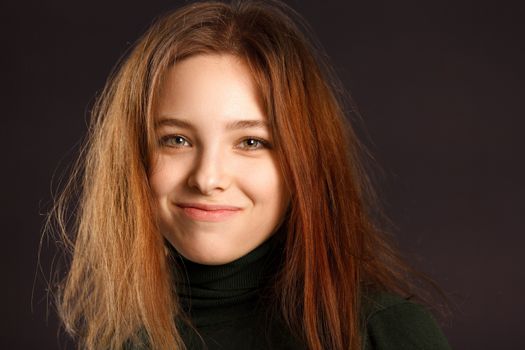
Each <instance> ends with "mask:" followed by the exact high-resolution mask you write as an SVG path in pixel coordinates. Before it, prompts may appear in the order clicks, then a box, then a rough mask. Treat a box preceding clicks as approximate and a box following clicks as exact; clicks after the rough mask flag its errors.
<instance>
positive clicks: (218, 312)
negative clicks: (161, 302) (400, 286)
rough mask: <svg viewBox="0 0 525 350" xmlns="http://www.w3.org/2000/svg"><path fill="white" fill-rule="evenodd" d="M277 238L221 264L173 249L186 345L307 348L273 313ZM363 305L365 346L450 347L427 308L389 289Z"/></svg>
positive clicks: (240, 349) (213, 349)
mask: <svg viewBox="0 0 525 350" xmlns="http://www.w3.org/2000/svg"><path fill="white" fill-rule="evenodd" d="M279 237H280V236H279V235H277V234H276V235H274V236H272V237H271V238H270V239H268V240H267V241H266V242H264V243H263V244H262V245H260V246H259V247H257V248H255V249H254V250H253V251H251V252H249V253H248V254H246V255H245V256H243V257H241V258H239V259H237V260H235V261H233V262H230V263H228V264H225V265H219V266H211V265H201V264H197V263H194V262H191V261H189V260H187V259H185V258H183V257H181V256H180V255H178V254H177V252H176V251H175V250H172V253H173V255H174V256H175V257H176V258H175V259H176V261H177V262H178V265H179V269H180V270H182V271H183V273H182V274H180V275H179V276H178V277H177V278H176V283H177V290H178V295H179V298H180V302H181V304H182V307H183V309H184V310H185V311H186V313H187V314H188V316H189V317H190V320H191V324H192V326H188V325H187V324H185V323H182V322H180V323H179V326H180V330H181V334H182V337H183V340H184V343H185V344H186V346H187V348H188V349H190V350H194V349H196V350H201V349H208V350H218V349H228V350H262V349H271V350H280V349H287V350H294V349H306V346H305V345H304V344H303V343H302V342H301V341H299V340H298V339H297V338H296V337H294V336H292V334H291V333H290V331H289V330H288V328H287V327H285V326H284V323H283V322H282V321H281V320H280V318H279V317H274V316H273V315H274V314H271V313H269V310H270V307H271V306H275V305H274V302H273V301H272V298H271V296H270V293H271V290H270V288H269V286H271V284H272V278H273V277H274V276H275V274H276V272H277V271H278V269H279V266H280V259H281V257H282V256H283V251H282V245H281V243H280V242H279V241H278V239H279ZM181 267H182V268H181ZM363 305H366V307H365V308H364V310H363V317H364V319H365V320H366V330H365V334H363V335H364V338H363V341H364V345H363V347H364V349H366V350H376V349H380V350H388V349H396V350H397V349H403V350H410V349H414V350H415V349H435V350H442V349H443V350H445V349H450V348H449V346H448V344H447V341H446V339H445V337H444V336H443V334H442V333H441V331H440V329H439V327H438V326H437V324H436V322H435V321H434V319H433V318H432V316H431V315H430V314H429V313H428V312H427V311H426V310H425V309H424V308H423V307H421V306H419V305H417V304H415V303H412V302H410V301H408V300H405V299H402V298H400V297H397V296H393V295H390V294H385V293H383V294H376V295H372V296H369V297H367V298H366V299H365V300H363Z"/></svg>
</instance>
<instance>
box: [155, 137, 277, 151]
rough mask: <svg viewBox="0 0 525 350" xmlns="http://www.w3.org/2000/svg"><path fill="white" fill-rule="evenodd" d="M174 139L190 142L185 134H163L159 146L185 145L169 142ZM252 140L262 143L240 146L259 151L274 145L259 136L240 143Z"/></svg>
mask: <svg viewBox="0 0 525 350" xmlns="http://www.w3.org/2000/svg"><path fill="white" fill-rule="evenodd" d="M173 139H182V140H184V141H185V142H187V143H188V144H190V143H189V142H188V140H186V138H185V137H184V136H181V135H165V136H162V137H161V138H160V139H159V146H160V147H170V148H182V147H184V146H181V145H170V144H169V142H170V140H173ZM250 140H253V141H256V142H258V145H260V147H255V148H253V147H249V146H248V147H240V148H241V149H244V150H248V151H257V150H260V149H264V148H272V145H271V144H270V143H269V142H268V141H266V140H264V139H261V138H259V137H252V136H249V137H246V138H244V139H242V140H241V142H240V143H244V142H246V141H250ZM190 145H191V144H190Z"/></svg>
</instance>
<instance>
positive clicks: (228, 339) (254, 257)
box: [175, 235, 305, 350]
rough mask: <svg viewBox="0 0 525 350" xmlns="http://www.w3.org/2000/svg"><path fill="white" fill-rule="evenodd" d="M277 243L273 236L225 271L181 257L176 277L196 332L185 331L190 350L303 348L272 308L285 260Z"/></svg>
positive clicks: (184, 326) (182, 300) (184, 328)
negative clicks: (277, 276)
mask: <svg viewBox="0 0 525 350" xmlns="http://www.w3.org/2000/svg"><path fill="white" fill-rule="evenodd" d="M277 240H278V236H277V235H274V236H272V237H271V238H270V239H268V240H267V241H266V242H264V243H263V244H261V245H260V246H259V247H257V248H255V249H254V250H253V251H251V252H250V253H248V254H247V255H245V256H243V257H241V258H239V259H237V260H235V261H232V262H230V263H228V264H225V265H201V264H197V263H194V262H192V261H189V260H187V259H185V258H183V257H181V256H178V257H177V260H178V263H179V265H180V266H181V267H182V270H183V273H181V274H179V275H178V277H176V280H177V290H178V295H179V298H180V302H181V304H182V307H183V309H184V310H185V311H186V312H187V313H188V315H189V316H190V319H191V323H192V325H193V328H194V329H192V327H190V326H188V325H185V324H182V325H181V331H182V336H183V339H184V342H185V344H186V345H187V347H188V349H209V350H215V349H232V350H236V349H239V350H241V349H242V350H248V349H304V348H305V347H304V346H303V345H301V344H300V342H299V341H298V340H296V339H295V338H294V337H293V336H292V335H291V334H290V332H289V331H287V329H286V327H284V326H283V324H282V322H280V321H278V320H277V319H276V318H274V317H272V314H271V311H270V308H268V306H269V305H270V303H271V301H269V295H270V293H271V289H270V288H269V287H270V285H271V280H272V278H273V277H274V276H275V272H276V271H277V269H278V267H279V261H280V257H282V255H283V254H282V248H281V246H280V244H279V243H278V241H277ZM175 254H176V253H175ZM195 330H196V331H197V332H198V335H197V332H195ZM199 335H200V337H201V338H200V337H199ZM204 344H206V346H204Z"/></svg>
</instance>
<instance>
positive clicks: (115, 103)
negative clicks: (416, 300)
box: [49, 1, 416, 350]
mask: <svg viewBox="0 0 525 350" xmlns="http://www.w3.org/2000/svg"><path fill="white" fill-rule="evenodd" d="M307 33H308V28H307V26H306V25H305V24H304V22H303V21H302V20H301V18H300V16H298V15H297V14H296V13H295V12H294V11H293V10H292V9H290V8H289V7H287V6H286V5H284V4H282V3H279V2H276V1H235V2H233V3H223V2H199V3H194V4H189V5H186V6H184V7H182V8H180V9H178V10H176V11H174V12H171V13H168V14H167V15H165V16H163V17H161V18H160V19H158V20H157V21H155V23H154V24H153V25H152V26H151V27H150V29H149V30H148V31H147V32H146V33H145V34H144V35H143V36H142V37H141V38H140V40H138V42H137V43H136V44H135V46H134V48H133V49H132V50H131V52H130V53H129V54H128V55H127V57H126V58H125V59H123V60H122V62H121V63H120V64H119V65H118V66H117V67H116V69H115V71H114V73H113V74H112V75H111V77H110V79H109V80H108V82H107V85H106V87H105V89H104V90H103V92H102V93H101V95H100V96H99V98H98V100H97V103H96V105H95V108H94V109H93V115H92V121H91V126H90V128H89V132H88V136H87V142H86V143H85V145H84V147H83V148H82V151H81V155H80V157H79V161H78V163H77V165H76V166H75V167H74V169H73V172H72V174H71V176H70V178H69V182H68V183H67V184H66V186H65V188H64V189H63V191H62V194H61V196H60V197H59V198H58V200H57V201H56V204H55V206H54V209H53V211H52V212H51V214H50V222H51V220H54V221H53V222H55V223H56V225H52V224H49V227H54V231H55V232H56V231H58V232H59V233H60V234H61V237H62V240H63V242H65V244H66V247H67V248H68V249H67V251H68V252H69V253H70V261H69V266H68V271H67V275H66V276H65V279H64V280H63V281H62V283H60V284H59V287H58V289H57V291H58V292H57V294H56V295H57V307H58V312H59V315H60V317H61V319H62V321H63V323H64V325H65V329H66V331H67V332H68V333H69V334H71V335H72V336H73V337H75V338H76V339H77V340H78V342H79V346H80V347H82V348H86V349H119V348H122V347H123V346H124V344H137V343H140V342H141V341H143V339H142V338H141V336H140V334H142V335H144V334H145V335H146V339H147V343H148V344H149V345H150V346H151V347H152V348H154V349H183V348H184V344H183V341H182V339H181V336H180V334H179V331H178V329H177V325H176V319H177V318H180V317H184V315H183V312H182V310H181V308H180V307H179V304H178V300H177V295H176V291H175V287H174V283H173V281H172V277H170V276H171V271H170V269H171V267H170V264H169V262H168V261H167V257H166V254H165V242H164V240H163V237H162V235H161V234H160V233H159V228H158V226H157V220H156V217H155V210H154V202H153V200H152V195H151V189H150V186H149V184H148V173H149V171H150V169H151V167H152V161H153V155H154V153H155V147H156V142H155V131H154V118H153V114H154V109H155V101H156V98H157V93H158V90H159V86H160V84H161V81H162V79H163V76H164V73H165V72H166V71H167V69H168V68H170V67H172V66H173V65H176V64H177V62H178V61H180V60H183V59H185V58H187V57H190V56H194V55H200V54H232V55H235V56H237V57H239V58H241V59H242V60H243V61H244V62H245V63H246V64H247V66H248V67H249V68H250V71H251V73H252V75H253V79H254V81H255V82H256V86H257V88H258V92H259V93H260V97H261V101H262V105H263V108H264V110H265V112H266V115H267V117H268V120H269V125H270V128H271V132H272V139H273V140H275V147H274V149H275V152H276V154H277V157H278V160H279V165H280V167H281V171H282V174H283V176H284V179H285V181H286V185H287V187H288V189H289V190H290V192H291V194H292V200H291V207H290V208H289V211H288V216H287V220H286V222H285V223H284V224H285V225H286V237H285V240H284V246H285V248H284V254H285V256H284V257H283V261H284V263H283V266H282V268H281V270H280V271H279V275H278V278H277V279H276V280H275V285H274V290H275V296H276V298H277V299H278V300H277V303H276V304H277V305H279V310H280V313H281V316H282V318H283V319H284V320H285V322H286V324H287V325H288V326H289V328H290V330H291V331H292V333H293V334H296V335H297V336H299V337H300V338H301V339H302V340H303V341H304V343H305V344H307V346H308V348H309V349H314V350H319V349H334V350H342V349H358V348H360V346H361V345H362V335H361V334H362V330H363V329H362V327H363V322H362V319H361V317H360V310H361V307H362V303H363V300H364V299H363V296H364V295H368V293H370V292H373V291H389V292H393V293H396V294H399V295H403V296H407V295H411V294H413V293H415V289H416V288H415V285H414V284H413V283H412V282H411V281H412V279H411V278H410V276H413V275H414V272H413V271H412V269H411V268H410V267H408V266H407V265H406V264H405V263H404V262H403V261H402V259H400V257H399V255H398V254H397V252H396V250H395V249H394V248H393V246H392V245H391V244H390V243H389V242H388V240H387V239H386V235H385V234H384V233H383V232H382V230H381V229H380V228H379V225H377V224H376V218H377V217H378V215H377V213H380V211H379V210H377V209H378V202H377V200H376V197H375V196H374V192H373V189H372V186H371V185H370V183H371V181H370V180H369V177H368V176H367V172H366V171H365V166H364V162H363V160H364V159H365V157H364V155H366V154H367V151H366V149H365V147H363V145H362V144H361V143H360V142H359V141H358V138H357V137H356V133H355V132H354V130H353V128H352V127H351V125H350V123H349V119H347V117H349V115H348V114H349V113H355V111H352V109H351V108H350V109H349V110H348V111H345V107H344V106H346V105H348V101H349V100H348V97H344V96H343V95H342V94H340V91H341V88H340V86H341V85H340V83H339V82H338V81H337V79H336V78H335V76H334V74H332V70H331V68H330V66H329V65H328V64H327V63H326V62H325V61H326V60H325V58H324V57H325V56H324V54H323V53H322V50H321V49H320V48H319V47H318V46H317V45H316V44H315V43H313V42H312V41H311V40H309V39H307V37H309V36H308V35H307ZM344 98H347V100H346V102H345V100H344ZM345 114H346V116H345ZM354 116H355V115H354Z"/></svg>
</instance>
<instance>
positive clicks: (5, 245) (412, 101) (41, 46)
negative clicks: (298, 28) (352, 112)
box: [0, 0, 525, 349]
mask: <svg viewBox="0 0 525 350" xmlns="http://www.w3.org/2000/svg"><path fill="white" fill-rule="evenodd" d="M181 3H182V1H167V0H156V1H148V2H146V1H137V0H134V1H130V0H127V1H122V0H118V1H111V2H109V1H101V0H92V1H85V2H71V1H65V0H56V1H45V2H42V1H29V2H19V3H15V2H10V3H2V5H1V6H2V9H1V11H0V13H1V14H0V16H1V17H0V18H1V21H0V22H1V23H0V26H1V27H0V29H1V37H2V41H1V50H2V51H1V52H2V54H1V55H0V63H1V74H2V79H1V81H2V84H1V101H2V106H1V112H2V118H1V134H2V137H1V145H2V153H3V159H4V161H3V164H2V168H1V169H2V171H1V176H2V182H1V184H2V187H3V188H2V210H1V215H2V223H3V230H2V233H3V239H2V244H1V245H0V246H1V249H2V254H1V255H2V264H1V266H2V271H1V272H2V276H4V278H3V280H4V281H5V282H4V283H3V288H2V300H3V304H4V307H3V310H4V311H3V317H2V318H1V322H2V324H1V332H2V333H1V343H0V346H1V348H3V349H55V348H58V347H59V344H63V340H64V338H63V337H61V338H60V340H58V339H57V329H58V327H57V322H56V317H55V316H54V314H53V312H52V310H48V306H47V299H46V286H45V284H44V283H43V279H42V278H41V277H37V278H36V282H34V281H35V273H36V270H37V250H38V245H39V241H40V232H41V226H42V223H43V220H44V218H43V215H42V214H43V213H44V212H45V211H46V210H47V208H48V207H49V201H50V182H51V178H52V176H53V174H54V173H55V172H56V170H57V169H58V171H60V169H62V168H63V166H64V165H66V164H67V163H68V162H69V160H70V159H71V155H72V154H73V153H74V150H75V149H76V145H77V142H78V140H79V139H80V138H81V137H82V136H83V135H84V133H85V130H86V121H87V118H88V117H87V115H88V110H89V106H90V105H91V103H92V102H93V98H94V96H95V94H96V93H97V91H100V89H101V88H102V86H103V84H104V81H105V78H106V76H107V74H108V73H109V72H110V70H111V68H112V66H113V65H114V64H115V62H116V61H117V60H118V59H119V57H120V56H121V55H122V54H123V53H124V52H125V51H126V50H127V49H128V48H129V47H130V45H131V44H132V43H133V42H134V41H135V40H136V38H138V36H139V35H140V34H141V33H142V32H143V31H144V30H145V28H146V27H147V26H148V24H149V23H150V22H151V20H152V19H153V18H154V17H155V16H156V15H158V14H160V13H161V12H163V11H165V10H168V9H171V8H174V7H177V6H179V5H180V4H181ZM289 3H290V4H291V5H292V6H293V7H294V8H296V9H297V10H298V11H299V12H300V13H301V14H303V15H304V16H305V17H306V19H307V20H308V21H309V22H310V24H311V25H312V27H313V30H314V32H315V33H316V35H317V36H318V38H319V40H320V41H321V43H322V44H323V45H324V47H325V48H326V50H327V52H328V54H329V56H330V57H331V60H332V62H333V64H334V65H335V67H336V70H337V72H338V74H339V75H340V77H341V78H342V80H343V82H344V84H345V87H346V88H347V89H348V90H350V91H351V92H352V94H353V96H354V98H355V100H356V101H357V103H358V105H359V106H360V109H361V112H362V114H363V118H364V123H365V125H366V129H364V128H362V129H361V134H362V135H363V137H364V138H365V141H366V143H367V144H368V145H369V147H370V148H371V150H372V152H373V153H374V155H375V156H376V158H377V160H378V162H379V163H380V164H381V165H382V167H383V168H384V170H385V171H384V175H383V176H382V177H380V180H381V190H382V193H383V199H384V201H385V203H386V210H387V213H388V214H389V215H390V217H391V218H392V219H393V221H394V222H395V223H396V224H397V229H396V230H395V234H396V236H397V239H398V242H399V244H400V246H401V247H402V249H403V250H404V252H406V253H407V254H408V255H409V256H410V259H411V261H412V262H413V263H414V265H416V267H417V268H419V269H421V270H423V271H425V272H427V273H428V274H430V275H431V276H432V277H434V278H435V279H436V280H437V281H438V283H440V285H441V286H442V287H443V288H444V289H445V290H446V291H447V293H448V294H449V295H450V296H451V298H452V300H453V301H454V302H455V303H456V305H457V307H456V309H455V312H454V315H453V317H452V318H451V319H450V320H449V321H448V322H447V323H446V324H444V325H443V326H444V331H445V332H446V334H447V336H448V337H449V339H450V342H451V344H452V346H453V347H454V348H456V349H524V348H525V337H524V336H523V334H522V326H523V325H524V324H525V322H524V321H525V320H524V316H523V311H524V310H523V309H524V307H523V301H522V295H523V294H524V292H525V281H524V274H523V272H522V268H523V260H524V259H523V252H522V250H523V246H524V243H525V238H524V237H523V234H524V233H525V230H524V222H523V214H522V212H523V211H524V209H525V206H524V205H523V198H524V197H525V193H524V186H523V183H522V180H523V178H524V176H523V175H524V169H525V167H524V165H523V158H524V157H523V151H524V143H525V142H524V137H523V136H522V134H523V130H524V129H525V128H524V127H525V123H524V116H525V115H524V113H523V112H524V108H523V105H522V103H523V100H524V99H523V97H524V90H525V89H524V86H523V82H524V69H523V62H525V40H524V38H523V35H522V30H523V29H524V27H525V26H524V25H523V24H522V22H523V18H525V17H524V15H525V13H524V11H522V9H521V8H519V6H518V5H517V4H511V3H505V2H501V1H500V2H498V3H497V4H494V3H489V2H488V1H406V0H400V1H383V2H375V1H374V2H371V1H370V2H367V1H359V2H358V1H322V2H320V3H318V2H315V1H300V0H293V1H292V0H290V1H289ZM321 3H322V5H321ZM367 135H368V136H367ZM320 142H322V140H320ZM60 164H61V165H60ZM53 246H54V244H53V242H52V241H50V242H49V243H46V244H44V252H43V255H42V265H43V268H44V274H45V275H48V274H49V264H50V261H51V258H52V256H53ZM33 287H34V288H33ZM48 311H49V312H48ZM68 348H72V346H71V344H69V345H68Z"/></svg>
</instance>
